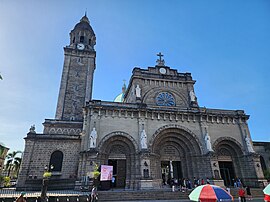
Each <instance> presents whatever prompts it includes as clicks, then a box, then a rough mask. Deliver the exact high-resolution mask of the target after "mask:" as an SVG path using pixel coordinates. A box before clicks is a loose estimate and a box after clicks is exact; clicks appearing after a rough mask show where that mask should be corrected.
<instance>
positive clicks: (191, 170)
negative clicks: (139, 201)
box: [150, 125, 201, 184]
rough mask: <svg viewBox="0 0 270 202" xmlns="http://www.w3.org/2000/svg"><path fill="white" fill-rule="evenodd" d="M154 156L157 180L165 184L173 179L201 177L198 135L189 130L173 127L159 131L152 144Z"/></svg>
mask: <svg viewBox="0 0 270 202" xmlns="http://www.w3.org/2000/svg"><path fill="white" fill-rule="evenodd" d="M150 148H151V152H152V153H153V154H154V156H155V158H154V161H155V164H156V165H157V168H156V170H155V174H156V178H158V179H160V181H161V183H163V184H170V183H171V180H172V179H177V180H179V179H182V178H189V179H193V177H194V176H199V173H198V170H199V164H200V160H198V159H199V157H200V156H201V145H200V142H199V140H198V139H197V137H196V135H195V134H193V133H192V132H191V131H189V130H188V129H187V128H184V127H181V126H178V125H173V126H166V127H163V128H161V129H159V130H158V131H157V132H156V133H155V134H154V136H153V139H152V141H151V142H150Z"/></svg>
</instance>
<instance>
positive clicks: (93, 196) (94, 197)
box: [91, 185, 98, 202]
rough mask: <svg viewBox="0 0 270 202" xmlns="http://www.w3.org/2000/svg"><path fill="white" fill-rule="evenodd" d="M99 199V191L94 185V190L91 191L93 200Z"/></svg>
mask: <svg viewBox="0 0 270 202" xmlns="http://www.w3.org/2000/svg"><path fill="white" fill-rule="evenodd" d="M97 200H98V193H97V188H96V187H95V185H93V188H92V192H91V202H96V201H97Z"/></svg>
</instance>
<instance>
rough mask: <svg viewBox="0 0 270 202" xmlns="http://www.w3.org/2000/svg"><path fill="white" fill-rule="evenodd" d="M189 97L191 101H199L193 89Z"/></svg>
mask: <svg viewBox="0 0 270 202" xmlns="http://www.w3.org/2000/svg"><path fill="white" fill-rule="evenodd" d="M189 97H190V102H191V103H194V102H197V97H196V95H195V93H194V91H193V90H191V91H189Z"/></svg>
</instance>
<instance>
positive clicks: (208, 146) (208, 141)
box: [204, 129, 214, 152]
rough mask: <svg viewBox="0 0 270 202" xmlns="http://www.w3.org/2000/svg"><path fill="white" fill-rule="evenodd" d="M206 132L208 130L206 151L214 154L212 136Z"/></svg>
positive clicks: (205, 138)
mask: <svg viewBox="0 0 270 202" xmlns="http://www.w3.org/2000/svg"><path fill="white" fill-rule="evenodd" d="M205 130H206V134H205V137H204V140H205V144H206V149H207V150H208V151H210V152H212V151H214V150H213V149H212V145H211V138H210V136H209V134H208V132H207V129H205Z"/></svg>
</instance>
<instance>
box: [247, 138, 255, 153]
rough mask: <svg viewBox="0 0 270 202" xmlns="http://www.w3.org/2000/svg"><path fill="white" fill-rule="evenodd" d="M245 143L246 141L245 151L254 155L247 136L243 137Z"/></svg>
mask: <svg viewBox="0 0 270 202" xmlns="http://www.w3.org/2000/svg"><path fill="white" fill-rule="evenodd" d="M245 141H246V144H247V149H248V152H250V153H255V151H254V149H253V147H252V144H251V140H250V138H249V137H248V136H246V137H245Z"/></svg>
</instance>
